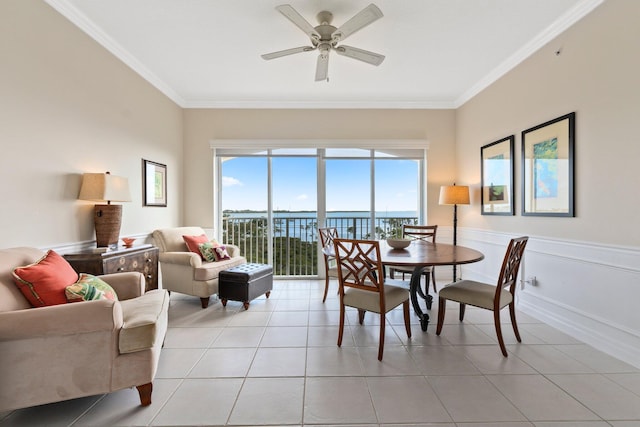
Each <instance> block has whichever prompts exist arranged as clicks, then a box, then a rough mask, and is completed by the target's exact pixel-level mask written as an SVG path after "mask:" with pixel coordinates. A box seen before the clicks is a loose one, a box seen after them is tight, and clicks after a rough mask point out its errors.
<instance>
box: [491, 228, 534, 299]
mask: <svg viewBox="0 0 640 427" xmlns="http://www.w3.org/2000/svg"><path fill="white" fill-rule="evenodd" d="M528 240H529V237H527V236H524V237H518V238H515V239H511V241H510V242H509V246H508V247H507V252H506V253H505V255H504V260H503V261H502V267H501V268H500V275H499V276H498V283H497V286H496V297H495V301H496V303H498V302H499V299H500V298H499V297H500V292H501V291H502V290H503V289H507V290H508V291H509V292H510V293H511V294H512V295H513V294H514V293H515V291H516V278H517V277H518V270H519V269H520V261H522V256H523V254H524V248H525V247H526V246H527V241H528Z"/></svg>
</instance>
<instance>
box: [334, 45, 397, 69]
mask: <svg viewBox="0 0 640 427" xmlns="http://www.w3.org/2000/svg"><path fill="white" fill-rule="evenodd" d="M335 51H336V52H337V53H338V54H339V55H344V56H348V57H349V58H353V59H357V60H359V61H363V62H366V63H368V64H372V65H380V64H382V61H384V58H385V56H384V55H380V54H379V53H375V52H369V51H368V50H364V49H358V48H357V47H353V46H345V45H341V46H337V47H336V48H335Z"/></svg>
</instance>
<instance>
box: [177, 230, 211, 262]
mask: <svg viewBox="0 0 640 427" xmlns="http://www.w3.org/2000/svg"><path fill="white" fill-rule="evenodd" d="M182 238H183V239H184V242H185V243H186V244H187V249H189V251H190V252H193V253H196V254H198V255H200V257H201V258H202V254H201V253H200V247H199V246H200V245H201V244H203V243H207V242H208V241H209V238H208V237H207V235H206V234H202V235H200V236H182ZM202 259H204V258H202Z"/></svg>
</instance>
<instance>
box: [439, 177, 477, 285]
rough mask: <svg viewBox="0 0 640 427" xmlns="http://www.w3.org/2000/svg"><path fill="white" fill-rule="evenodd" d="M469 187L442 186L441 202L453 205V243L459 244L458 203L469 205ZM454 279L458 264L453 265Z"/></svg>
mask: <svg viewBox="0 0 640 427" xmlns="http://www.w3.org/2000/svg"><path fill="white" fill-rule="evenodd" d="M469 203H470V202H469V187H468V186H466V185H456V184H455V183H454V184H453V185H443V186H442V187H440V204H441V205H453V244H454V246H455V245H457V244H458V238H457V232H458V205H468V204H469ZM453 281H454V282H455V281H456V265H455V264H454V266H453Z"/></svg>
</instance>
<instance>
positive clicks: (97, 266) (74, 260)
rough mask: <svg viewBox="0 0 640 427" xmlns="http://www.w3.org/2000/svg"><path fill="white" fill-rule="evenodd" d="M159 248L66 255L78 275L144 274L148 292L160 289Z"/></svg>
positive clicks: (148, 247)
mask: <svg viewBox="0 0 640 427" xmlns="http://www.w3.org/2000/svg"><path fill="white" fill-rule="evenodd" d="M158 252H159V251H158V248H156V247H155V246H153V245H146V244H145V245H136V246H133V247H131V248H123V247H119V248H118V249H116V250H109V251H107V252H103V253H96V252H94V251H93V250H86V251H81V252H76V253H70V254H65V255H64V259H66V260H67V261H68V262H69V264H71V266H72V267H73V268H74V270H76V271H77V272H78V273H87V274H93V275H94V276H98V275H101V274H110V273H121V272H124V271H138V272H140V273H142V274H144V277H145V280H146V290H147V291H148V290H150V289H158Z"/></svg>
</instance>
